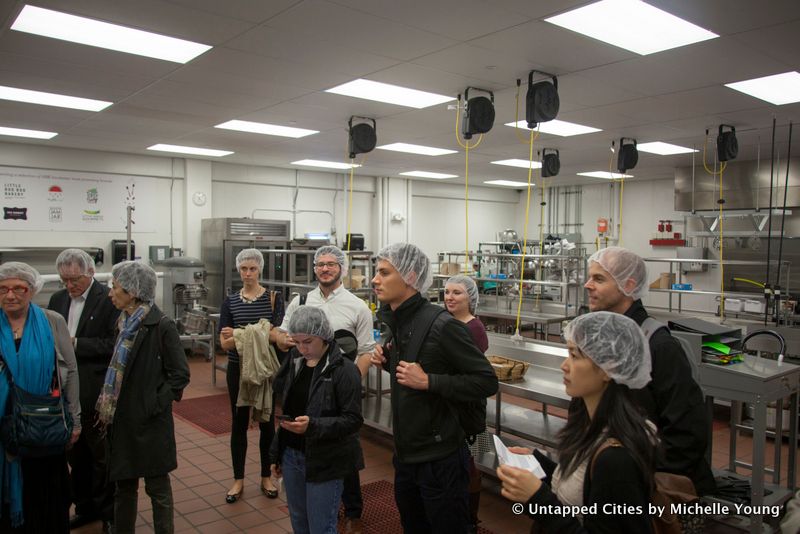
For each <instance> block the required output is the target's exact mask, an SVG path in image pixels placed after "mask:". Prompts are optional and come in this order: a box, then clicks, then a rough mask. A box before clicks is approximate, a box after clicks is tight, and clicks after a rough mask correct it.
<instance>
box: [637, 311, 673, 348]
mask: <svg viewBox="0 0 800 534" xmlns="http://www.w3.org/2000/svg"><path fill="white" fill-rule="evenodd" d="M639 328H641V329H642V332H643V333H644V337H645V339H646V340H647V342H648V343H650V338H652V337H653V334H655V333H656V332H657V331H659V330H661V329H662V328H666V329H667V332H669V327H668V326H667V325H665V324H664V323H662V322H661V321H657V320H655V319H653V318H652V317H648V318H647V319H645V320H644V322H643V323H642V325H641V326H640V327H639Z"/></svg>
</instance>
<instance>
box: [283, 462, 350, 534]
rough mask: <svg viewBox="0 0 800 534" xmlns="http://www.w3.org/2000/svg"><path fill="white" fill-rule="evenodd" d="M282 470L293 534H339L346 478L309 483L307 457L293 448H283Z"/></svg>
mask: <svg viewBox="0 0 800 534" xmlns="http://www.w3.org/2000/svg"><path fill="white" fill-rule="evenodd" d="M281 471H282V472H283V487H284V488H285V490H286V503H287V504H288V505H289V517H290V518H291V520H292V530H293V531H294V534H336V522H337V515H338V513H339V502H340V501H341V499H342V488H343V486H344V481H343V479H341V478H339V479H335V480H328V481H326V482H306V456H305V454H303V453H302V452H300V451H298V450H297V449H293V448H291V447H286V449H285V450H284V451H283V458H282V459H281Z"/></svg>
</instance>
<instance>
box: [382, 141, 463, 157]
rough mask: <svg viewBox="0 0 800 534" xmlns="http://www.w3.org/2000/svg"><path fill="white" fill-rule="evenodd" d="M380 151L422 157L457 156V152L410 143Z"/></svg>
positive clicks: (384, 147) (396, 144) (397, 144)
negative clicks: (405, 153)
mask: <svg viewBox="0 0 800 534" xmlns="http://www.w3.org/2000/svg"><path fill="white" fill-rule="evenodd" d="M377 148H379V149H380V150H392V151H394V152H407V153H409V154H420V155H422V156H444V155H445V154H455V153H456V151H455V150H450V149H447V148H435V147H432V146H423V145H412V144H410V143H392V144H389V145H383V146H379V147H377Z"/></svg>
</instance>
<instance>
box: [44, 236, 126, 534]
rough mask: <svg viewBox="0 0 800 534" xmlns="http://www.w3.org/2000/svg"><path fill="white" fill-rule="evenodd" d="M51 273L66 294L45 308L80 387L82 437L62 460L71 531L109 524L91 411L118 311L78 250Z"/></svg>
mask: <svg viewBox="0 0 800 534" xmlns="http://www.w3.org/2000/svg"><path fill="white" fill-rule="evenodd" d="M56 269H57V270H58V274H59V276H60V277H61V281H62V283H63V284H64V285H65V286H66V289H62V290H60V291H57V292H56V293H54V294H53V296H52V297H51V298H50V304H49V305H48V306H47V307H48V308H49V309H51V310H53V311H56V312H58V313H60V314H61V315H63V316H64V319H66V320H67V326H68V328H69V333H70V336H71V337H72V344H73V346H74V347H75V356H76V358H77V360H78V377H79V381H80V402H81V407H82V414H81V423H82V425H81V426H82V427H83V432H82V433H81V437H80V438H79V439H78V441H77V442H76V443H75V446H74V447H73V448H72V450H70V451H69V454H68V459H69V464H70V466H71V468H72V471H71V478H70V483H71V487H72V500H73V502H74V503H75V516H73V517H72V519H71V520H70V527H71V528H77V527H79V526H81V525H84V524H86V523H89V522H91V521H94V520H96V519H98V518H99V519H102V520H103V521H104V522H106V523H108V522H110V521H111V520H112V519H113V504H114V489H113V486H112V485H111V484H109V483H108V477H107V473H106V455H105V445H104V443H103V439H102V436H101V435H100V433H99V432H98V430H97V427H96V426H95V410H94V405H95V403H96V402H97V397H98V395H99V394H100V388H101V387H102V385H103V378H104V377H105V374H106V370H107V369H108V362H109V361H110V360H111V354H112V353H113V352H114V340H115V339H116V327H117V318H118V317H119V310H117V309H116V308H115V307H114V305H113V304H112V303H111V300H109V298H108V287H107V286H106V285H104V284H101V283H99V282H97V281H95V280H94V278H93V277H94V269H95V266H94V260H92V258H91V256H89V255H88V254H87V253H86V252H84V251H83V250H80V249H74V248H70V249H66V250H64V251H63V252H61V254H59V255H58V258H56Z"/></svg>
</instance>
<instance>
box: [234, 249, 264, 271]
mask: <svg viewBox="0 0 800 534" xmlns="http://www.w3.org/2000/svg"><path fill="white" fill-rule="evenodd" d="M249 260H252V261H254V262H256V265H258V270H259V271H263V270H264V255H263V254H261V251H260V250H258V249H257V248H246V249H244V250H242V251H241V252H239V253H238V254H237V255H236V270H237V271H238V270H239V267H241V265H242V263H244V262H246V261H249Z"/></svg>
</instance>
